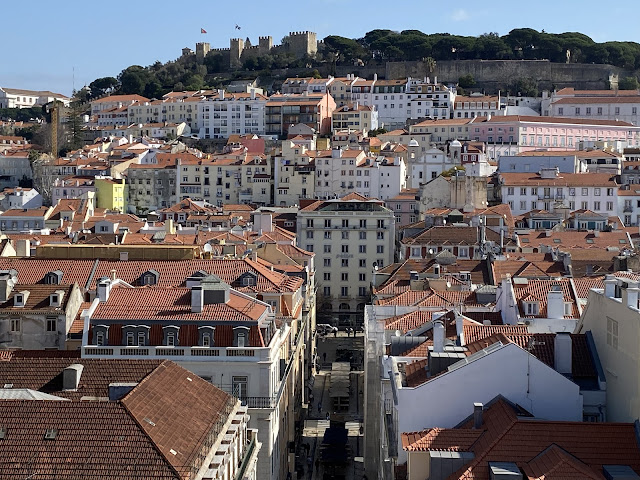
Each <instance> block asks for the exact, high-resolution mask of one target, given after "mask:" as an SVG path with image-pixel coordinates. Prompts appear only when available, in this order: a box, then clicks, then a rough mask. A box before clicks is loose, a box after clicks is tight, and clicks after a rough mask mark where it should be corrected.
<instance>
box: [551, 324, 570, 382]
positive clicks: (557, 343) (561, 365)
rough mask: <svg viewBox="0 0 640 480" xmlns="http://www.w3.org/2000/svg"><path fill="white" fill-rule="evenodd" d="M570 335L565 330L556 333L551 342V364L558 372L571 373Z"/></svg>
mask: <svg viewBox="0 0 640 480" xmlns="http://www.w3.org/2000/svg"><path fill="white" fill-rule="evenodd" d="M571 347H572V345H571V335H569V333H567V332H561V333H556V338H555V340H554V342H553V366H554V368H555V369H556V371H557V372H558V373H562V374H570V373H571V356H572V353H571Z"/></svg>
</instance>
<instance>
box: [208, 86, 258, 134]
mask: <svg viewBox="0 0 640 480" xmlns="http://www.w3.org/2000/svg"><path fill="white" fill-rule="evenodd" d="M266 103H267V97H265V96H264V95H262V94H259V93H256V91H255V90H254V89H252V90H251V92H250V93H228V92H225V91H224V90H218V94H217V95H214V96H211V97H207V98H204V99H202V100H200V101H199V102H198V117H199V119H200V121H199V125H198V128H199V132H200V133H199V137H200V138H228V137H229V136H231V135H244V134H247V133H249V134H251V133H252V134H256V135H264V133H265V117H264V116H265V105H266Z"/></svg>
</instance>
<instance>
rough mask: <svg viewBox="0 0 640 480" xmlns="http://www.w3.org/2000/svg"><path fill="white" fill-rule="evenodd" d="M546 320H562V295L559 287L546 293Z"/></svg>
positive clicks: (554, 287)
mask: <svg viewBox="0 0 640 480" xmlns="http://www.w3.org/2000/svg"><path fill="white" fill-rule="evenodd" d="M547 318H556V319H560V318H564V293H563V292H562V289H561V288H560V286H559V285H553V286H552V287H551V290H549V292H547Z"/></svg>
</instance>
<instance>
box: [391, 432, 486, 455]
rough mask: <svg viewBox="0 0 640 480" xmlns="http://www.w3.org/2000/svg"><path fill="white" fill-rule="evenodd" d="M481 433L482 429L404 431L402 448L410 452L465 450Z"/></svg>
mask: <svg viewBox="0 0 640 480" xmlns="http://www.w3.org/2000/svg"><path fill="white" fill-rule="evenodd" d="M481 434H482V430H467V429H464V430H463V429H455V428H449V429H443V428H430V429H427V430H422V431H421V432H408V433H403V434H402V448H404V449H405V450H407V451H409V452H426V451H429V450H440V451H447V452H464V451H468V450H469V449H470V448H471V446H472V445H473V444H474V442H475V441H476V440H478V437H480V435H481Z"/></svg>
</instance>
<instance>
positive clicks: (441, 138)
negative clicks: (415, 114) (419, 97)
mask: <svg viewBox="0 0 640 480" xmlns="http://www.w3.org/2000/svg"><path fill="white" fill-rule="evenodd" d="M485 120H486V119H484V118H479V117H474V118H452V119H439V120H424V121H422V122H419V123H416V124H414V125H410V126H409V134H410V138H411V139H413V140H416V141H418V142H419V143H420V144H421V145H422V146H423V147H424V146H426V148H428V145H429V143H436V144H444V143H447V142H452V141H454V140H458V141H465V140H471V137H472V135H471V132H473V127H474V124H477V123H479V122H483V121H485ZM423 151H425V150H423Z"/></svg>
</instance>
